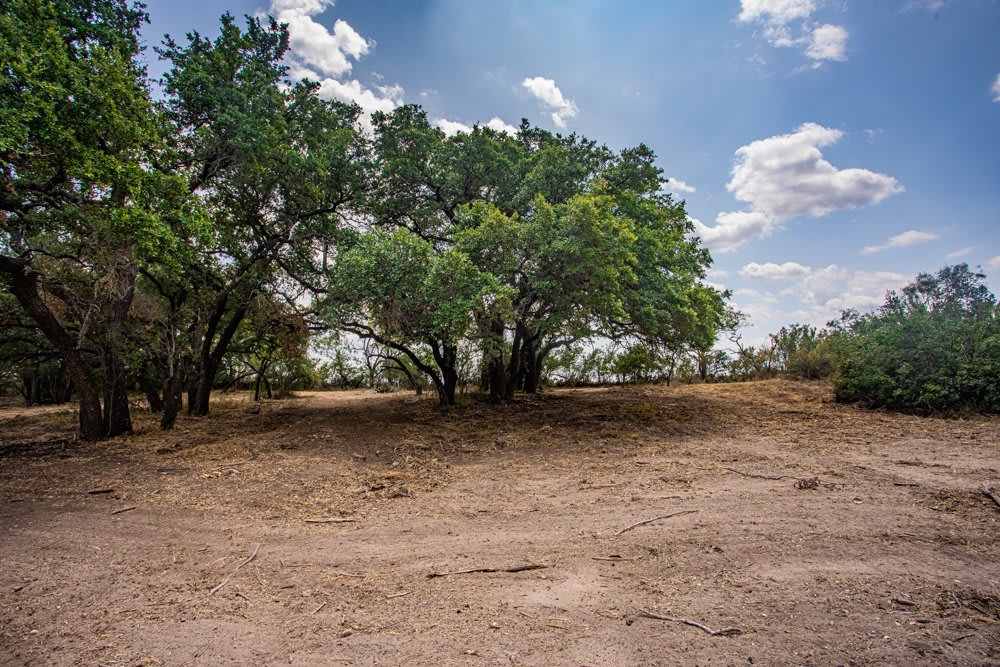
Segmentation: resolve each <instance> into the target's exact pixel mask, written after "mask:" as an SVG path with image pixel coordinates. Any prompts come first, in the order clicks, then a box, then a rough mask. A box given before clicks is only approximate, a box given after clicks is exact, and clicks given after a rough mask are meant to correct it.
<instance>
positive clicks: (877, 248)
mask: <svg viewBox="0 0 1000 667" xmlns="http://www.w3.org/2000/svg"><path fill="white" fill-rule="evenodd" d="M936 238H938V235H937V234H933V233H931V232H921V231H918V230H916V229H910V230H907V231H905V232H903V233H902V234H896V235H895V236H891V237H889V240H888V241H886V242H885V243H883V244H882V245H870V246H865V247H864V248H862V249H861V254H862V255H873V254H875V253H877V252H882V251H883V250H888V249H889V248H908V247H910V246H912V245H917V244H918V243H926V242H928V241H933V240H935V239H936Z"/></svg>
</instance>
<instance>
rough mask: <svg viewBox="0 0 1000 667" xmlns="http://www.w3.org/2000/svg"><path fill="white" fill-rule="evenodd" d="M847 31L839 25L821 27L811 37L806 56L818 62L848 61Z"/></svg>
mask: <svg viewBox="0 0 1000 667" xmlns="http://www.w3.org/2000/svg"><path fill="white" fill-rule="evenodd" d="M846 50H847V31H846V30H844V28H843V27H842V26H839V25H830V24H826V25H821V26H820V27H818V28H816V29H815V30H813V31H812V34H810V36H809V46H808V48H806V55H807V56H809V57H810V58H812V59H813V60H816V61H821V60H838V61H843V60H847V56H846V55H845V51H846Z"/></svg>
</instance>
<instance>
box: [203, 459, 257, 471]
mask: <svg viewBox="0 0 1000 667" xmlns="http://www.w3.org/2000/svg"><path fill="white" fill-rule="evenodd" d="M256 460H257V459H247V460H246V461H236V462H234V463H225V464H223V465H221V466H215V467H214V468H209V470H222V469H223V468H235V467H236V466H245V465H246V464H248V463H253V462H254V461H256Z"/></svg>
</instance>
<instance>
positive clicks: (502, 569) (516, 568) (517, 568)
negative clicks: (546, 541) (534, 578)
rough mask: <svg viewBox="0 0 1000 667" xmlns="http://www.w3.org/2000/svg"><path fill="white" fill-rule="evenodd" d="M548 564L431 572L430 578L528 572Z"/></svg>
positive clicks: (543, 567) (541, 568)
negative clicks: (482, 573)
mask: <svg viewBox="0 0 1000 667" xmlns="http://www.w3.org/2000/svg"><path fill="white" fill-rule="evenodd" d="M547 567H548V565H541V564H539V563H528V564H527V565H515V566H514V567H474V568H472V569H471V570H455V571H453V572H431V573H430V574H428V575H427V578H428V579H433V578H435V577H450V576H452V575H456V574H474V573H478V572H526V571H528V570H544V569H546V568H547Z"/></svg>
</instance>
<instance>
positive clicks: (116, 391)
mask: <svg viewBox="0 0 1000 667" xmlns="http://www.w3.org/2000/svg"><path fill="white" fill-rule="evenodd" d="M104 433H105V435H106V436H107V437H109V438H114V437H117V436H119V435H128V434H130V433H132V417H131V415H130V414H129V405H128V378H127V377H126V374H125V364H124V363H123V361H122V359H121V357H120V356H119V355H118V354H117V350H110V351H108V352H107V353H106V354H105V360H104Z"/></svg>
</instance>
